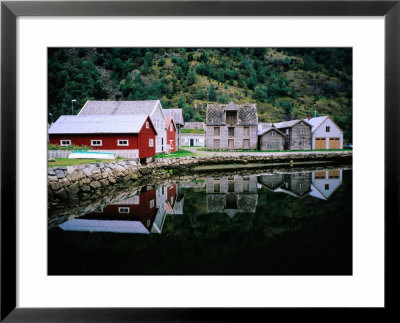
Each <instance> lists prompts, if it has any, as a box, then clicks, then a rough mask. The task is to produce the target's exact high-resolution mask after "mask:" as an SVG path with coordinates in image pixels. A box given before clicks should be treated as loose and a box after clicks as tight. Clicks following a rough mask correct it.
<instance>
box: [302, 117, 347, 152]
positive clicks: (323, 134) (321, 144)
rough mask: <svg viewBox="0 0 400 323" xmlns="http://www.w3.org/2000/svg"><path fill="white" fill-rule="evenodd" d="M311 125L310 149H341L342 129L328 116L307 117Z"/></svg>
mask: <svg viewBox="0 0 400 323" xmlns="http://www.w3.org/2000/svg"><path fill="white" fill-rule="evenodd" d="M304 121H306V122H308V123H309V124H311V125H312V128H311V136H312V138H311V141H312V149H343V131H342V129H340V128H339V126H338V125H337V124H336V123H335V122H333V120H332V119H331V118H329V117H328V116H322V117H315V118H310V117H309V118H307V119H304Z"/></svg>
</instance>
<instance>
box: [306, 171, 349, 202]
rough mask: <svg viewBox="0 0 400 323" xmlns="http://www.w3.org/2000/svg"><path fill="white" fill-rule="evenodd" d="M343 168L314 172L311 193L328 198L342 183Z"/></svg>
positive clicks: (320, 197)
mask: <svg viewBox="0 0 400 323" xmlns="http://www.w3.org/2000/svg"><path fill="white" fill-rule="evenodd" d="M342 175H343V174H342V170H341V169H330V170H322V171H315V172H312V184H311V192H310V195H311V196H314V197H316V198H319V199H323V200H327V199H329V198H330V197H331V196H332V194H333V193H334V192H335V191H336V190H337V189H338V188H339V186H340V185H341V184H342Z"/></svg>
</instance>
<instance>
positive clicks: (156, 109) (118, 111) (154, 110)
mask: <svg viewBox="0 0 400 323" xmlns="http://www.w3.org/2000/svg"><path fill="white" fill-rule="evenodd" d="M141 114H145V115H149V116H150V119H151V122H152V123H153V125H154V127H155V128H156V131H157V136H156V153H159V152H162V151H165V150H166V144H167V143H166V141H167V138H166V131H165V128H164V123H165V115H164V112H163V108H162V106H161V102H160V100H144V101H118V100H117V101H92V100H88V101H86V103H85V105H84V106H83V107H82V109H81V111H80V112H79V114H78V115H81V116H84V115H126V116H129V115H141Z"/></svg>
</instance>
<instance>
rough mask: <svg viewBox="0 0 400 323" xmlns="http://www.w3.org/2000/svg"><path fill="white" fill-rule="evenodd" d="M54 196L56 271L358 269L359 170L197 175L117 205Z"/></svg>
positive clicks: (52, 262) (51, 252)
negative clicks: (355, 202) (355, 175)
mask: <svg viewBox="0 0 400 323" xmlns="http://www.w3.org/2000/svg"><path fill="white" fill-rule="evenodd" d="M347 168H348V167H347ZM51 202H52V201H49V205H51V208H50V209H49V218H50V219H51V221H50V222H49V231H48V273H49V275H351V274H352V171H351V169H346V168H336V169H335V168H332V169H318V170H302V171H298V172H294V171H274V173H271V172H270V173H265V172H264V173H263V172H261V171H259V172H258V173H257V172H256V171H254V172H253V173H246V174H243V173H242V174H240V173H238V174H235V175H233V174H232V173H226V174H224V173H220V174H213V175H199V176H197V177H196V178H195V179H193V178H192V179H190V180H189V179H187V178H183V179H182V178H181V179H171V180H169V182H164V183H159V184H154V185H147V186H142V187H139V188H132V189H130V190H128V191H124V192H122V193H121V195H120V196H118V195H117V197H116V198H114V200H113V201H111V203H109V204H101V203H100V204H99V203H98V204H96V203H93V204H90V203H88V202H85V203H81V204H84V206H82V207H80V208H76V207H72V206H71V207H70V209H69V207H68V205H67V206H65V205H64V206H63V205H57V204H54V203H51Z"/></svg>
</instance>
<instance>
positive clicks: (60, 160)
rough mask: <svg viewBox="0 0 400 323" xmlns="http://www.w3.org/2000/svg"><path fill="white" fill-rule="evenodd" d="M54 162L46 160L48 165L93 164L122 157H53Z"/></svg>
mask: <svg viewBox="0 0 400 323" xmlns="http://www.w3.org/2000/svg"><path fill="white" fill-rule="evenodd" d="M54 159H55V161H54V162H47V166H48V167H56V166H75V165H80V164H93V163H100V162H112V161H115V160H120V159H123V158H121V157H117V158H116V159H83V158H82V159H74V158H54Z"/></svg>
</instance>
